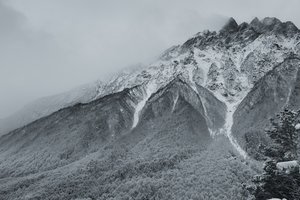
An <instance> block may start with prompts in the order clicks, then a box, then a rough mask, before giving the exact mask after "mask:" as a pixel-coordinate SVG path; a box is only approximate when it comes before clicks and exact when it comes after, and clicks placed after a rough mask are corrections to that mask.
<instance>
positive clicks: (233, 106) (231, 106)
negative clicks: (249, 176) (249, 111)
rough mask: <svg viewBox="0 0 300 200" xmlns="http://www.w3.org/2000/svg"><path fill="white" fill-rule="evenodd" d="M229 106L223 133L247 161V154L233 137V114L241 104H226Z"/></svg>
mask: <svg viewBox="0 0 300 200" xmlns="http://www.w3.org/2000/svg"><path fill="white" fill-rule="evenodd" d="M226 104H227V113H226V118H225V124H224V128H223V132H224V133H225V135H226V136H227V137H228V139H229V141H230V143H231V144H232V145H233V147H234V148H235V149H236V150H237V151H238V152H239V154H240V155H241V156H242V157H243V158H244V159H246V158H247V153H246V152H245V151H244V150H243V149H242V147H241V146H240V145H239V144H238V142H237V141H236V139H235V138H234V137H233V136H232V132H231V129H232V125H233V123H234V122H233V114H234V112H235V110H236V108H237V106H238V104H239V102H237V103H233V104H230V103H228V102H226Z"/></svg>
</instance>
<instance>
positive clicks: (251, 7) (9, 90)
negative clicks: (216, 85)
mask: <svg viewBox="0 0 300 200" xmlns="http://www.w3.org/2000/svg"><path fill="white" fill-rule="evenodd" d="M299 8H300V1H299V0H288V1H287V0H226V1H225V0H118V1H117V0H26V1H25V0H0V44H1V45H0V118H2V117H5V116H8V115H9V114H11V113H12V112H15V111H16V110H18V109H20V108H21V107H23V106H24V105H25V104H26V103H28V102H30V101H32V100H34V99H36V98H38V97H42V96H48V95H52V94H56V93H60V92H63V91H66V90H69V89H71V88H73V87H76V86H78V85H81V84H84V83H88V82H91V81H94V80H96V79H105V78H106V77H108V76H109V75H110V74H112V73H114V72H116V71H118V70H120V69H122V68H123V67H126V66H129V65H131V64H136V63H140V62H148V61H150V60H152V59H153V58H155V57H156V56H157V55H159V54H160V53H161V52H162V51H163V50H165V49H166V48H168V47H170V46H172V45H175V44H179V43H182V42H184V41H185V40H187V39H188V38H189V37H190V36H192V35H194V34H195V33H197V32H199V31H202V30H204V29H211V30H218V29H220V28H221V26H222V25H223V24H224V23H225V21H226V19H227V18H228V17H234V18H235V19H236V20H237V21H238V22H243V21H248V22H249V21H250V20H251V19H253V18H254V17H255V16H257V17H259V18H263V17H266V16H270V17H273V16H275V17H277V18H279V19H281V20H282V21H286V20H291V21H293V22H294V23H295V24H296V25H297V26H298V27H300V12H299Z"/></svg>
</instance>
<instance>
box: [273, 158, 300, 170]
mask: <svg viewBox="0 0 300 200" xmlns="http://www.w3.org/2000/svg"><path fill="white" fill-rule="evenodd" d="M276 167H277V169H279V170H281V171H285V172H286V173H289V172H290V171H291V170H293V169H296V168H298V167H299V164H298V161H297V160H292V161H286V162H278V163H277V164H276Z"/></svg>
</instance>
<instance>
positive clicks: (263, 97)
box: [0, 18, 300, 200]
mask: <svg viewBox="0 0 300 200" xmlns="http://www.w3.org/2000/svg"><path fill="white" fill-rule="evenodd" d="M299 57H300V32H299V30H298V28H297V27H296V26H295V25H294V24H293V23H292V22H281V21H280V20H278V19H276V18H264V19H262V20H259V19H258V18H255V19H253V20H252V21H251V22H250V23H247V22H243V23H241V24H237V23H236V21H235V20H234V19H233V18H230V19H229V20H228V22H227V23H226V24H225V25H224V27H223V28H222V29H221V30H220V31H219V32H215V31H213V32H211V31H204V32H200V33H198V34H196V35H194V36H193V37H191V38H189V39H188V40H187V41H186V42H184V43H183V44H181V45H177V46H174V47H171V48H169V49H168V50H166V51H165V52H163V53H162V55H161V56H160V57H159V58H158V59H157V60H156V61H154V62H153V63H152V64H150V65H149V66H148V67H145V68H140V69H137V70H133V71H128V70H127V71H126V72H122V73H120V74H117V75H115V76H114V77H112V78H111V79H110V80H109V81H107V82H104V83H98V82H97V83H95V84H92V85H90V86H89V87H87V88H86V90H84V91H83V92H82V90H80V91H81V92H82V95H85V94H86V95H85V98H81V97H82V96H81V95H80V94H81V92H79V93H77V92H74V91H73V92H72V94H73V93H74V94H76V95H74V98H73V97H72V96H71V97H70V95H68V94H65V95H64V94H61V95H59V97H56V98H53V97H50V98H49V100H48V101H47V99H44V100H43V101H40V102H41V106H40V110H39V111H38V112H36V111H35V110H33V109H32V107H29V108H28V109H27V110H26V112H25V111H23V112H24V113H25V115H26V116H27V117H28V118H27V120H23V121H22V120H20V123H19V124H18V125H24V126H23V127H18V129H15V130H13V131H11V132H9V133H7V134H5V135H3V136H2V137H0V199H1V198H2V199H24V198H25V197H26V198H27V199H77V198H90V199H184V198H187V199H236V200H239V199H243V198H244V196H243V194H244V193H243V184H244V183H245V182H247V181H248V180H250V179H251V176H252V175H253V174H254V173H255V167H253V166H252V161H255V162H253V163H256V162H259V161H260V160H262V159H264V156H263V153H262V151H263V149H262V147H263V146H266V145H268V142H269V141H268V138H267V136H266V135H265V133H264V131H263V130H264V128H266V127H268V125H269V124H268V119H269V118H270V117H273V116H274V115H275V114H276V113H277V112H279V111H280V110H282V109H283V108H286V107H288V108H291V109H299V108H300V103H299V102H300V101H299V99H300V92H299V85H300V70H299V67H300V59H299ZM67 97H70V98H67ZM65 98H67V101H64V100H65ZM53 99H58V101H59V102H57V101H54V100H53ZM47 107H49V108H51V110H47ZM28 119H29V120H28ZM34 120H35V121H34ZM29 122H31V123H29ZM15 128H17V126H15ZM249 163H251V165H249ZM61 188H64V189H61ZM23 197H24V198H23Z"/></svg>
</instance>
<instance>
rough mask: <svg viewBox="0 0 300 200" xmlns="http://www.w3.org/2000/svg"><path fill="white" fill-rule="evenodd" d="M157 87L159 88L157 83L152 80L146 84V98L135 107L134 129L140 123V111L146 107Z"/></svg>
mask: <svg viewBox="0 0 300 200" xmlns="http://www.w3.org/2000/svg"><path fill="white" fill-rule="evenodd" d="M156 89H157V85H156V84H155V83H154V82H150V83H148V84H147V85H146V89H145V90H146V91H145V94H144V98H143V99H142V100H141V101H140V102H139V103H138V104H137V105H136V107H135V112H134V115H133V124H132V129H133V128H135V127H136V125H137V124H138V122H139V116H140V112H141V111H142V109H143V108H144V106H145V104H146V102H147V101H148V99H149V98H150V97H151V95H152V94H153V93H154V92H155V91H156Z"/></svg>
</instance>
